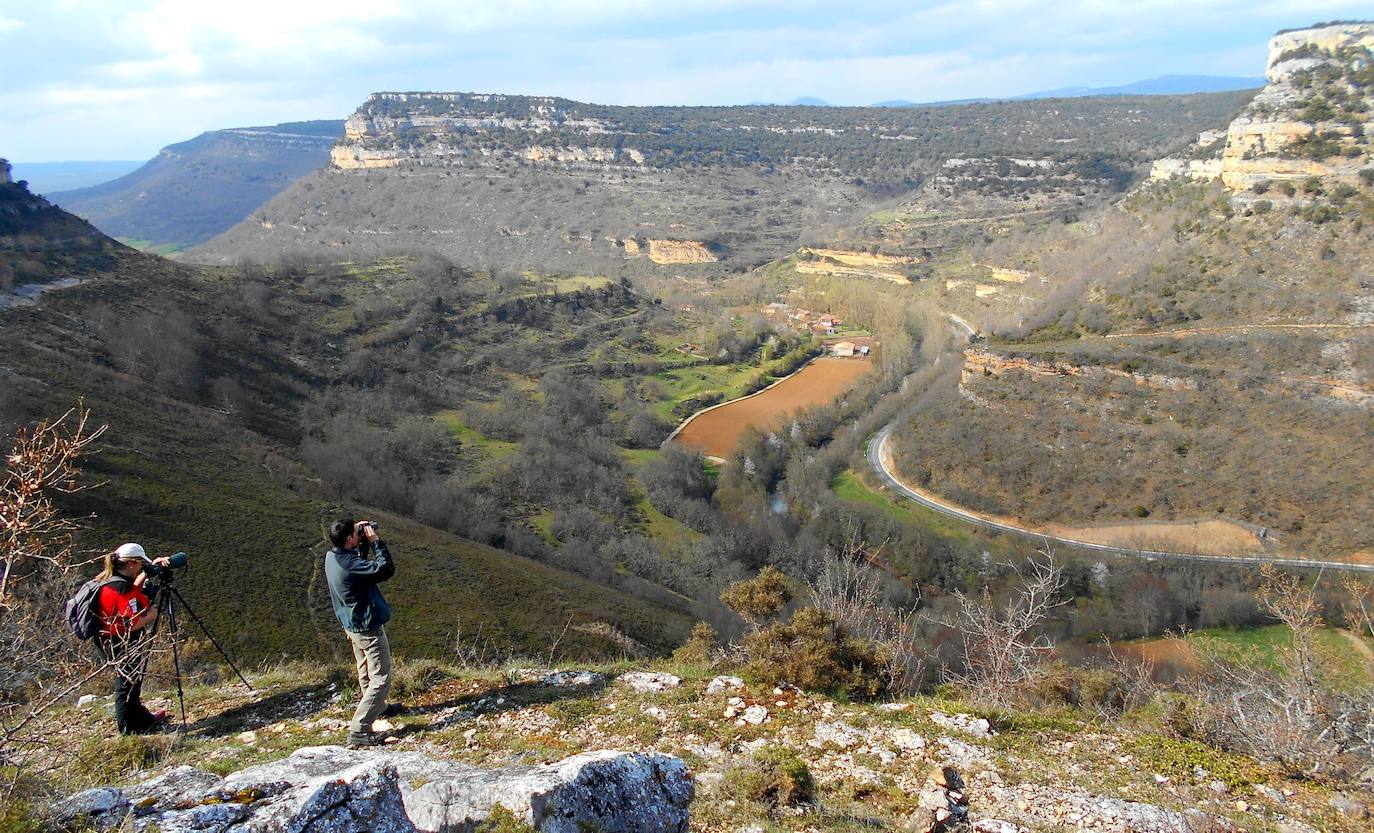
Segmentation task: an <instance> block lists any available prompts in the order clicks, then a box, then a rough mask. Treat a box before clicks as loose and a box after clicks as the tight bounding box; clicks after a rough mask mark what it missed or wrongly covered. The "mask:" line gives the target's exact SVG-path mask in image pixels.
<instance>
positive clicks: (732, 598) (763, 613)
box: [720, 565, 792, 627]
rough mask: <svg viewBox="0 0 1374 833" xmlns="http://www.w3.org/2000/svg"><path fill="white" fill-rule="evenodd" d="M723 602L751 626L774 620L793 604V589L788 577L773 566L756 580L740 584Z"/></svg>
mask: <svg viewBox="0 0 1374 833" xmlns="http://www.w3.org/2000/svg"><path fill="white" fill-rule="evenodd" d="M720 601H721V603H722V604H724V605H725V606H726V607H728V608H730V609H731V610H733V611H734V612H736V613H738V614H739V615H740V616H741V617H743V618H744V620H745V621H747V622H749V624H751V625H754V626H755V627H757V626H758V624H759V622H761V621H763V620H765V619H767V618H769V617H770V616H774V615H776V614H778V613H780V612H782V609H783V608H785V607H787V603H788V602H790V601H792V588H791V587H790V586H789V584H788V581H787V576H785V575H783V572H782V570H779V569H778V568H777V567H774V566H771V565H770V566H767V567H764V568H763V569H762V570H760V571H759V574H758V575H757V576H754V577H753V578H751V579H745V580H744V581H737V582H735V583H734V584H732V585H730V586H729V587H727V588H725V591H724V592H723V593H721V594H720Z"/></svg>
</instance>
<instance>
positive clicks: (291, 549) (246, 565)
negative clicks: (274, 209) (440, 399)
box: [0, 185, 687, 665]
mask: <svg viewBox="0 0 1374 833" xmlns="http://www.w3.org/2000/svg"><path fill="white" fill-rule="evenodd" d="M0 189H9V190H7V191H5V192H4V193H9V192H10V190H18V189H17V186H13V185H7V186H0ZM26 205H31V206H36V208H35V209H34V210H33V211H31V212H29V213H28V214H25V215H23V216H24V218H25V222H26V225H25V227H24V228H25V231H24V232H23V233H22V234H19V235H17V236H18V237H19V238H20V239H23V240H26V241H28V242H29V245H30V246H33V247H35V248H38V249H42V248H43V246H41V245H39V243H38V242H36V241H39V240H46V241H47V242H46V246H47V248H49V249H51V250H53V251H61V241H60V240H58V239H55V238H53V239H48V238H46V237H44V230H45V229H51V228H53V227H54V224H55V223H57V222H58V221H62V225H61V226H60V227H63V228H65V227H67V226H76V227H80V228H89V226H87V225H86V224H85V223H84V222H83V221H80V220H77V219H76V218H73V217H71V216H70V215H66V214H65V213H64V212H61V211H60V210H59V209H56V208H52V207H51V206H47V205H46V203H44V202H43V201H42V200H41V199H39V198H36V197H28V198H27V203H26ZM0 216H7V215H0ZM54 218H55V219H54ZM92 233H94V232H92ZM100 239H105V240H106V241H107V245H106V246H105V248H104V249H103V250H102V254H101V257H100V258H98V259H84V260H82V261H79V262H77V261H72V260H69V259H64V260H60V261H58V262H57V263H56V266H55V267H54V268H55V269H57V271H56V272H55V273H54V274H56V275H61V276H63V277H62V279H61V280H55V279H54V278H53V277H52V276H51V275H50V276H48V282H47V283H46V284H37V285H38V286H46V287H50V288H49V291H47V292H45V293H43V294H42V295H41V296H40V297H38V301H37V303H32V304H7V305H5V306H3V307H0V355H3V356H4V359H3V363H2V364H3V366H0V385H2V386H3V395H0V420H3V423H4V425H5V426H6V429H5V431H6V433H9V431H11V430H12V428H11V426H15V425H18V424H23V423H25V422H27V421H28V420H32V419H37V418H40V417H54V416H56V415H59V414H61V413H62V412H63V411H65V410H66V409H68V408H70V407H72V406H73V405H74V404H75V403H77V402H78V401H84V403H85V405H86V407H88V408H90V409H91V411H92V419H93V420H95V421H97V422H99V423H103V424H108V425H109V431H108V433H107V434H106V435H105V438H104V440H103V441H102V442H101V444H100V446H99V448H98V450H97V453H96V454H95V455H94V456H93V457H92V458H91V459H90V460H89V461H88V462H87V465H86V468H87V469H88V471H89V472H90V475H91V477H92V480H93V482H96V483H102V484H103V485H100V486H99V488H96V489H93V490H92V491H89V492H84V493H82V494H80V495H78V496H76V497H74V498H71V499H68V500H67V501H66V509H67V510H68V511H70V512H72V513H73V514H75V515H77V516H83V517H84V516H89V518H90V520H89V523H88V524H86V525H87V526H88V530H87V531H86V532H85V533H83V535H82V538H81V545H82V547H83V548H89V549H90V550H94V551H96V552H98V551H100V550H102V549H105V548H108V547H110V546H111V545H113V544H117V543H119V542H120V541H124V540H129V539H136V540H140V541H142V542H143V543H144V544H145V545H146V546H148V547H149V549H150V550H154V551H161V552H166V551H171V550H176V549H181V550H185V551H187V552H189V553H191V556H192V561H191V564H192V566H191V569H190V571H189V573H188V574H187V575H186V576H185V577H184V578H182V579H181V582H180V583H181V585H182V587H183V590H184V592H185V593H186V595H187V597H188V599H190V600H191V602H192V604H193V605H195V607H196V608H197V610H198V612H199V613H200V614H201V615H202V616H203V618H204V619H205V621H206V622H207V623H208V624H209V625H210V627H211V628H212V630H214V632H215V633H216V634H217V635H218V636H220V637H221V639H222V641H223V642H224V643H225V644H226V646H228V647H229V648H230V650H231V651H233V652H234V653H235V654H236V655H237V656H238V657H239V658H240V659H242V660H243V661H245V662H247V663H249V664H250V665H256V664H257V663H259V662H262V661H264V660H265V659H268V658H271V657H279V656H283V655H287V656H317V657H330V656H333V655H335V654H336V653H338V652H339V651H341V650H345V646H344V645H343V643H341V642H340V640H339V639H338V638H337V636H338V634H337V623H336V622H335V621H334V620H333V616H332V612H331V610H330V607H329V603H328V599H327V596H326V595H325V594H324V590H323V584H322V581H323V580H322V578H321V576H320V575H319V573H318V566H319V557H320V555H321V554H322V552H323V546H322V543H321V541H322V538H321V529H322V528H323V526H324V525H325V524H326V523H327V522H328V520H329V518H331V517H333V516H334V515H336V514H337V513H339V512H340V511H351V512H356V513H358V514H360V515H366V516H372V515H376V516H377V517H378V519H379V520H380V523H381V526H382V528H383V530H384V534H386V535H387V537H388V539H389V540H390V542H391V545H392V548H393V550H394V551H395V553H396V555H397V556H398V558H399V560H400V563H401V570H400V574H399V576H398V577H397V579H395V581H394V582H393V583H392V586H391V587H390V588H389V593H390V594H391V595H392V597H393V600H394V602H395V604H396V606H397V609H398V611H402V613H401V615H399V616H398V619H397V622H396V626H395V628H394V637H393V638H394V639H395V641H396V644H397V646H398V650H401V651H404V652H407V653H417V654H430V655H443V654H445V653H447V652H449V651H451V650H453V647H454V645H455V642H456V641H457V640H460V639H471V638H472V635H473V632H474V631H476V632H477V639H478V640H479V641H480V643H481V644H489V645H499V646H501V649H502V650H524V649H526V648H532V647H533V646H537V645H541V644H545V643H547V642H548V641H549V640H552V639H556V638H558V636H559V634H560V633H564V636H563V639H562V640H561V644H563V645H566V646H569V647H570V648H571V650H572V651H574V653H576V654H579V655H590V656H605V655H620V654H622V653H625V652H630V653H635V652H661V651H663V650H665V649H667V648H668V647H671V646H672V645H674V644H676V643H677V642H678V641H680V639H681V638H682V636H683V634H684V632H685V627H686V623H687V619H686V617H685V615H684V614H683V613H682V612H681V611H680V608H681V607H682V606H683V605H685V604H686V602H685V601H684V600H674V601H672V604H673V605H675V606H677V607H678V608H679V609H676V610H675V609H670V608H668V607H665V606H664V605H663V604H662V602H664V601H666V600H667V594H663V593H660V596H659V600H658V601H657V602H652V603H650V602H645V601H641V600H639V599H636V598H633V597H632V596H630V595H628V594H626V593H625V592H623V591H620V590H615V589H612V588H611V587H608V586H606V585H605V584H604V583H596V582H593V581H590V580H588V579H586V578H582V577H579V576H576V575H572V574H570V573H568V572H566V571H564V570H561V569H558V568H557V567H555V566H552V565H550V564H548V563H543V564H541V563H536V562H534V561H531V560H529V559H527V558H522V557H520V556H517V555H515V554H513V553H511V552H509V551H502V550H498V549H494V548H492V547H490V546H487V545H483V544H478V543H474V542H473V541H472V540H469V539H464V538H461V537H459V536H457V535H454V534H452V533H450V532H447V531H444V529H443V528H452V527H453V526H454V516H453V514H452V513H448V512H442V511H434V510H430V511H429V512H428V514H425V515H424V517H426V518H427V519H428V520H429V521H430V522H431V523H433V524H436V525H438V526H439V527H443V528H436V527H435V526H430V525H426V524H425V523H422V522H420V521H418V520H416V519H415V518H414V517H413V513H414V512H415V510H414V506H413V504H410V503H404V504H395V499H394V498H393V497H391V494H392V493H390V492H387V491H386V490H387V489H390V488H392V485H391V481H389V480H387V478H389V477H393V476H396V473H395V472H394V471H392V470H390V469H388V468H387V466H388V465H389V464H388V462H387V461H388V460H389V459H390V458H389V456H388V455H389V454H390V453H391V451H390V449H389V448H387V447H384V446H377V447H370V448H369V447H364V448H359V449H357V450H356V452H354V456H352V457H351V458H350V459H349V460H348V461H347V462H346V463H345V466H344V467H343V468H340V467H338V466H337V465H335V467H334V468H332V469H326V471H328V472H332V474H326V479H325V480H321V478H320V472H319V471H316V470H314V469H312V467H311V465H312V464H314V465H320V466H321V467H323V466H324V465H325V464H324V463H323V462H322V458H321V457H320V456H318V455H317V456H310V455H309V454H305V453H303V452H302V449H301V443H302V430H303V425H302V413H303V412H305V411H307V409H308V408H310V407H312V403H313V406H314V407H319V406H320V405H321V404H322V402H323V401H324V400H325V399H326V398H327V396H328V395H329V389H330V386H331V385H332V384H335V383H337V381H338V377H339V374H340V373H341V372H345V371H344V369H343V367H341V365H342V364H343V356H342V355H341V354H339V353H337V352H336V351H335V350H334V348H332V347H329V346H327V345H326V342H327V340H328V339H330V338H339V337H340V331H338V330H336V331H334V332H333V333H332V334H330V335H326V334H325V333H323V332H320V331H318V330H317V331H312V330H311V329H310V327H311V323H312V322H318V321H320V320H321V319H322V318H323V314H322V313H323V311H324V310H328V309H331V308H332V305H336V304H337V303H338V301H337V300H332V299H333V297H334V296H333V295H332V290H330V291H328V292H326V293H325V294H324V297H323V299H317V300H315V301H310V300H308V298H309V297H313V296H310V295H309V293H308V292H307V293H306V295H305V296H303V297H302V298H301V300H293V299H292V298H291V294H292V292H293V290H292V288H291V285H290V283H289V282H288V283H287V284H286V285H284V286H282V287H280V288H279V289H272V288H269V287H267V286H266V285H265V284H262V283H258V284H256V285H255V284H254V283H253V282H251V281H245V280H244V279H243V277H242V275H238V274H230V273H228V272H227V271H205V270H200V269H191V268H187V267H184V266H180V265H177V264H174V263H171V262H169V261H167V260H164V259H162V258H158V257H154V256H151V255H145V254H141V253H138V252H135V251H133V250H130V249H127V248H125V247H123V246H120V245H119V244H117V243H114V242H113V241H108V239H107V238H103V237H102V238H100ZM16 257H17V260H18V262H19V263H20V264H22V263H24V262H25V260H26V258H27V253H26V252H22V251H21V252H19V253H18V254H17V255H15V254H13V253H12V252H11V251H9V250H4V249H0V267H3V268H11V266H12V264H13V263H14V262H15V258H16ZM354 280H356V279H354ZM26 286H35V284H26ZM262 292H265V293H269V295H270V294H271V293H277V296H276V298H275V299H274V300H272V301H271V302H270V303H266V305H265V302H266V301H267V297H266V296H261V295H258V294H256V293H262ZM432 299H433V296H430V299H429V300H430V301H432ZM302 300H304V301H305V305H306V307H310V306H314V308H313V309H312V310H311V311H310V312H309V313H308V314H306V313H304V312H303V311H302V310H301V309H300V308H299V307H298V306H297V305H298V304H300V303H301V301H302ZM288 315H299V316H300V317H299V318H298V319H297V322H298V323H297V325H295V326H292V325H288V324H287V321H286V319H285V318H284V316H288ZM325 326H329V325H327V324H326V325H325ZM383 401H384V399H383V398H382V397H381V396H380V395H379V394H377V393H373V395H372V397H371V402H372V403H373V404H374V405H377V406H379V407H385V406H382V404H381V403H382V402H383ZM450 402H451V401H450ZM450 406H451V405H450ZM310 413H314V414H318V413H320V411H311V412H310ZM333 424H334V425H338V426H342V425H343V424H344V423H343V421H342V420H341V419H336V420H334V422H333ZM422 427H423V426H421V428H422ZM411 430H412V433H410V434H402V435H401V436H400V437H399V439H400V440H401V442H402V443H404V442H405V441H406V440H418V439H423V440H424V441H426V442H429V443H431V446H427V448H433V447H434V446H433V445H432V444H433V443H435V442H436V441H437V442H440V443H441V445H440V449H439V450H438V451H436V457H435V461H438V462H443V461H449V460H451V459H452V458H451V456H450V455H451V454H452V453H453V451H456V447H455V448H453V449H452V450H448V449H444V448H443V447H442V439H441V438H442V437H443V432H442V431H441V429H439V428H437V427H435V428H434V429H432V431H430V433H429V434H428V435H426V434H424V433H423V431H421V433H420V434H418V435H417V434H416V433H414V430H415V429H414V427H412V429H411ZM340 442H342V440H340ZM455 446H456V444H455ZM406 451H409V452H410V453H411V454H412V455H418V454H420V453H421V451H420V449H408V448H406V447H405V446H404V445H403V446H402V453H404V452H406ZM428 462H429V461H428V460H426V463H427V464H428ZM355 480H356V482H355ZM417 485H418V484H417ZM430 494H435V492H434V488H433V486H432V485H431V490H430ZM360 497H363V498H365V499H359V498H360ZM379 503H380V504H383V506H378V504H379ZM393 504H395V505H399V506H400V508H402V509H404V510H405V511H404V512H399V513H398V512H388V511H385V509H384V506H385V505H393ZM464 528H466V527H464ZM499 532H500V527H499V526H498V527H496V530H495V532H492V533H491V534H490V535H489V536H488V538H487V539H486V540H493V539H495V540H497V541H499V540H500V536H499ZM248 609H251V611H252V613H251V616H249V617H248V618H247V619H245V611H246V610H248Z"/></svg>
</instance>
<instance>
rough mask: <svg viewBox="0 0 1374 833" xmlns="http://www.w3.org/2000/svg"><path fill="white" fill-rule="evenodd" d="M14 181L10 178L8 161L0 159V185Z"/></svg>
mask: <svg viewBox="0 0 1374 833" xmlns="http://www.w3.org/2000/svg"><path fill="white" fill-rule="evenodd" d="M13 181H14V180H13V179H11V178H10V161H9V160H8V159H0V185H8V184H9V183H11V182H13Z"/></svg>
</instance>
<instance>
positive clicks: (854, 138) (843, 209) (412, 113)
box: [192, 92, 1243, 274]
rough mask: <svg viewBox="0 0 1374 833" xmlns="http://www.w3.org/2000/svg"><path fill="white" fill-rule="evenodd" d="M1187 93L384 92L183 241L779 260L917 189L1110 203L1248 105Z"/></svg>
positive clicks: (679, 269)
mask: <svg viewBox="0 0 1374 833" xmlns="http://www.w3.org/2000/svg"><path fill="white" fill-rule="evenodd" d="M1187 98H1188V101H1186V102H1185V101H1184V100H1182V99H1175V98H1168V97H1163V98H1161V97H1153V96H1152V97H1148V98H1142V99H1141V100H1139V101H1132V102H1129V103H1127V102H1123V101H1120V100H1114V99H1098V100H1082V101H1075V102H1073V103H1072V104H1069V105H1065V104H1063V103H1048V102H999V103H995V104H983V105H968V106H958V107H949V108H814V107H809V108H808V107H797V108H793V107H613V106H603V105H597V104H588V103H584V102H577V101H571V100H568V99H562V98H554V97H549V96H508V95H487V94H478V93H423V92H422V93H408V92H389V93H377V94H374V95H373V96H371V97H370V98H369V99H368V100H367V101H366V102H364V103H363V105H362V106H361V107H359V108H358V110H357V112H355V113H354V114H353V115H352V116H351V117H350V118H349V119H348V120H347V122H346V124H345V126H344V130H343V137H342V138H341V139H340V140H339V142H338V144H337V145H335V147H334V148H333V149H332V150H331V151H330V154H329V160H330V161H329V164H327V165H326V166H325V167H324V168H322V169H321V170H319V171H317V172H316V173H314V174H312V175H310V176H309V177H306V178H305V179H303V180H301V181H300V182H298V183H297V184H296V185H294V186H293V187H292V188H290V189H288V190H287V191H286V192H284V193H283V194H282V195H281V196H279V197H278V198H277V199H275V200H273V201H272V203H270V204H268V205H267V206H264V207H263V208H262V209H261V210H260V211H258V212H255V214H254V216H253V217H251V218H249V219H248V220H247V221H245V222H243V223H241V224H239V226H237V227H235V228H234V229H232V230H230V231H229V232H228V233H227V234H225V235H223V236H221V237H220V238H218V239H216V240H214V241H211V242H210V243H208V244H205V245H203V246H201V247H198V248H197V249H196V250H194V252H193V253H192V254H193V256H194V257H195V258H196V259H200V260H204V261H208V262H233V261H236V260H238V259H239V258H241V257H244V256H248V257H258V258H271V257H276V256H278V255H279V254H280V253H281V252H282V251H289V250H305V251H312V250H313V251H328V252H329V253H330V254H331V256H340V255H342V256H346V257H352V258H358V259H363V258H368V257H372V256H376V255H379V254H383V253H385V252H389V251H395V250H397V249H398V248H422V249H428V250H436V251H439V252H442V253H444V254H446V255H448V256H450V257H453V258H454V259H456V260H458V261H459V262H460V263H462V264H464V265H469V266H476V267H485V266H501V267H509V268H521V269H531V270H535V271H542V272H574V273H582V274H585V273H588V272H591V273H599V274H635V273H642V274H663V273H664V272H665V271H668V270H672V272H675V273H681V274H713V273H720V272H723V271H727V270H736V269H740V268H747V267H752V266H757V265H760V264H762V263H766V262H768V261H772V260H775V259H777V258H779V257H785V256H786V255H787V254H789V253H791V252H794V251H796V250H797V248H798V247H799V246H800V245H801V242H802V238H803V234H804V233H808V232H811V231H812V230H817V229H826V228H834V227H835V226H836V225H837V224H841V225H842V224H844V223H846V222H849V221H850V220H857V219H860V218H862V217H864V216H865V215H866V214H867V213H868V212H869V211H870V210H871V209H872V208H873V207H875V206H877V205H878V204H879V203H880V202H886V201H889V200H890V199H891V198H892V197H893V196H896V195H900V194H903V193H911V192H919V191H921V190H923V189H925V188H927V187H938V188H940V189H942V192H943V191H948V190H950V189H962V190H971V191H976V192H977V193H980V194H981V193H984V192H986V191H988V189H994V190H995V189H997V188H1004V189H1010V190H1014V191H1016V192H1017V193H1018V194H1026V193H1031V192H1037V191H1038V190H1043V189H1054V190H1055V193H1057V194H1058V193H1060V192H1061V191H1063V190H1064V189H1065V188H1069V189H1070V190H1069V192H1068V193H1070V194H1077V195H1078V196H1077V197H1074V199H1081V200H1088V199H1100V198H1104V197H1105V196H1106V194H1107V193H1108V192H1110V191H1111V190H1112V189H1113V188H1115V187H1116V185H1117V184H1119V181H1120V178H1121V177H1122V176H1127V177H1129V175H1130V172H1131V170H1132V169H1133V166H1134V165H1135V164H1137V163H1139V162H1141V161H1144V160H1145V159H1147V158H1153V157H1154V156H1155V155H1157V153H1158V151H1159V150H1162V149H1163V148H1164V147H1169V146H1173V145H1175V144H1177V142H1178V141H1180V140H1181V139H1182V138H1183V137H1184V136H1187V135H1191V134H1192V133H1194V132H1196V130H1198V129H1201V128H1203V127H1206V126H1209V125H1211V124H1215V123H1216V122H1217V121H1219V120H1220V119H1221V118H1222V117H1223V114H1224V113H1228V112H1230V111H1231V110H1233V109H1234V107H1235V105H1236V104H1237V103H1238V102H1239V101H1241V100H1243V96H1238V95H1235V94H1217V95H1210V96H1189V97H1187ZM973 152H977V154H978V155H977V157H976V158H975V157H973V156H971V153H973ZM1009 159H1015V160H1016V165H1013V164H1012V163H1011V162H1007V163H1006V164H1002V162H1003V160H1009ZM947 160H954V161H955V162H956V163H957V164H953V165H952V166H950V165H947V164H946V162H947ZM970 160H973V161H974V162H976V163H977V164H973V163H972V162H970ZM978 160H983V161H978ZM988 160H991V161H988ZM984 162H986V164H984ZM1022 162H1025V163H1026V164H1025V165H1021V163H1022ZM970 165H972V167H970ZM1022 168H1025V169H1026V170H1033V171H1034V172H1035V173H1034V175H1031V176H1023V175H1022ZM941 172H945V173H944V174H942V173H941ZM999 183H1001V184H1000V185H999ZM813 236H814V235H813ZM630 241H633V242H632V243H631V242H630ZM655 241H658V242H655ZM644 249H647V250H648V251H643V250H644ZM841 265H843V264H841ZM664 267H667V269H665V268H664Z"/></svg>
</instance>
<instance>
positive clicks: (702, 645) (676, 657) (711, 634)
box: [673, 622, 716, 665]
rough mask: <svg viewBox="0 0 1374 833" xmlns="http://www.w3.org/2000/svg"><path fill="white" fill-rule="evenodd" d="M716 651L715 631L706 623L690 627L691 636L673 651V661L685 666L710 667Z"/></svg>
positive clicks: (698, 623)
mask: <svg viewBox="0 0 1374 833" xmlns="http://www.w3.org/2000/svg"><path fill="white" fill-rule="evenodd" d="M715 650H716V629H715V628H713V627H711V626H710V625H709V624H707V623H706V622H697V623H696V624H695V625H693V626H692V635H691V636H689V637H687V641H686V642H684V643H682V644H681V645H679V646H678V648H677V650H676V651H673V661H674V662H680V663H683V664H687V665H710V664H711V662H712V660H713V655H714V653H715Z"/></svg>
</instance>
